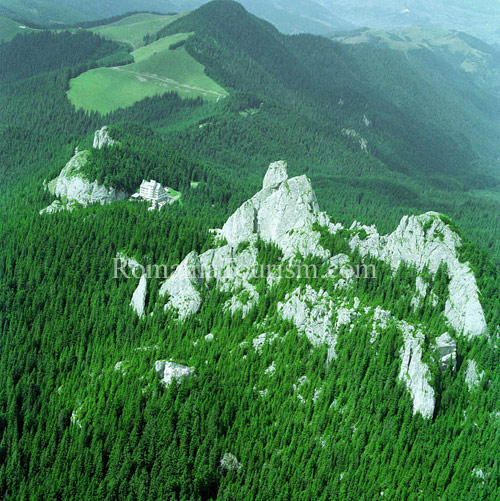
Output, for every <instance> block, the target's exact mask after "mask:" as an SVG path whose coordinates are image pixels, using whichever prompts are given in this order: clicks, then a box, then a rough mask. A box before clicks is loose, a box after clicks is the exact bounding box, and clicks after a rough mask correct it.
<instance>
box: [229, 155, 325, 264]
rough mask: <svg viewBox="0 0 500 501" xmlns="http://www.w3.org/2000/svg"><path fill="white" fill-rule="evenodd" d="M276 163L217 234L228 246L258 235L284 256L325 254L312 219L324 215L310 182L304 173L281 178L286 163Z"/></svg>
mask: <svg viewBox="0 0 500 501" xmlns="http://www.w3.org/2000/svg"><path fill="white" fill-rule="evenodd" d="M278 164H279V166H277V164H271V167H270V168H269V170H268V173H267V174H266V178H265V181H264V188H263V189H262V190H261V191H259V192H258V193H257V194H256V195H254V196H253V197H252V198H251V199H250V200H248V201H246V202H245V203H244V204H243V205H242V206H241V207H240V208H239V209H238V210H237V211H236V212H235V213H234V214H233V215H232V216H231V217H230V218H229V219H228V220H227V222H226V224H225V225H224V226H223V227H222V230H221V236H222V237H224V238H225V239H226V241H227V243H228V244H229V245H230V246H231V247H237V246H238V245H239V244H240V243H242V242H246V241H249V240H251V239H252V238H254V239H255V238H256V237H260V238H261V239H262V240H264V241H266V242H272V243H274V244H276V245H278V246H279V247H280V249H281V250H282V251H283V254H284V256H285V258H286V259H288V258H292V257H294V256H295V255H296V254H297V253H300V254H302V255H303V256H307V255H310V254H311V255H315V256H319V257H323V258H326V257H329V253H328V252H327V251H326V250H325V249H323V248H322V247H321V246H320V245H319V239H320V234H319V232H317V231H315V230H314V229H313V225H314V224H315V223H318V224H320V222H323V221H324V215H323V214H322V213H320V211H319V207H318V202H317V200H316V195H315V194H314V191H313V189H312V186H311V182H310V181H309V179H308V178H307V177H306V176H299V177H295V178H292V179H287V178H285V174H286V164H284V162H283V163H282V162H278ZM284 178H285V179H284ZM280 180H281V181H280Z"/></svg>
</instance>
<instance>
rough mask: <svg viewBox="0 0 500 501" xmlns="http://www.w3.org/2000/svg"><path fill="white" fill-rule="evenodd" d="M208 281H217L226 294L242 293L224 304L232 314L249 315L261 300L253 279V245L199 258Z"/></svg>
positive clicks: (227, 248) (255, 251) (254, 253)
mask: <svg viewBox="0 0 500 501" xmlns="http://www.w3.org/2000/svg"><path fill="white" fill-rule="evenodd" d="M200 263H201V268H202V271H203V277H204V279H205V280H211V279H215V281H216V283H217V285H218V286H219V287H220V289H221V290H223V291H226V292H228V291H238V290H239V291H240V292H239V293H238V294H235V295H233V297H232V298H231V299H230V300H228V302H227V303H226V305H225V308H226V309H229V310H230V311H231V313H233V314H234V313H236V312H237V311H241V312H242V314H243V315H246V314H247V313H248V312H249V311H250V309H251V308H252V307H253V306H254V305H255V304H256V303H257V301H258V300H259V294H258V293H257V290H256V288H255V286H254V285H252V284H251V283H250V281H249V280H250V279H251V278H252V277H253V276H254V275H255V271H256V267H257V249H256V247H255V245H254V239H253V242H249V244H248V246H247V247H246V248H245V249H243V250H240V251H238V250H237V249H234V248H232V247H231V246H229V245H225V246H223V247H219V248H217V249H211V250H209V251H207V252H205V253H204V254H202V255H201V256H200Z"/></svg>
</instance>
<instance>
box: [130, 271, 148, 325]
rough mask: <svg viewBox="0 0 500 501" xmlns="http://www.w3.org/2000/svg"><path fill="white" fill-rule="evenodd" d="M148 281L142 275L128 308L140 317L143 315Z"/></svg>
mask: <svg viewBox="0 0 500 501" xmlns="http://www.w3.org/2000/svg"><path fill="white" fill-rule="evenodd" d="M147 288H148V281H147V278H146V275H142V277H141V279H140V280H139V285H138V286H137V289H135V292H134V295H133V296H132V301H130V306H131V307H132V309H133V310H134V311H135V312H136V313H137V315H139V317H142V316H143V315H144V307H145V305H146V295H147Z"/></svg>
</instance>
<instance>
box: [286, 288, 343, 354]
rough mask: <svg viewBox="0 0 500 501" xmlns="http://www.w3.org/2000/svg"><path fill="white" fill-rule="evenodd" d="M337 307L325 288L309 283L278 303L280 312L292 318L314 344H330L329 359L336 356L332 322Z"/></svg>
mask: <svg viewBox="0 0 500 501" xmlns="http://www.w3.org/2000/svg"><path fill="white" fill-rule="evenodd" d="M335 311H336V307H335V303H334V302H333V300H332V299H331V298H330V296H329V295H328V294H327V293H326V292H325V291H323V290H320V291H319V292H317V291H315V290H314V289H313V288H312V287H311V286H310V285H307V286H306V288H305V290H304V291H301V289H300V288H298V289H296V290H295V291H294V292H293V293H291V294H289V295H287V297H286V298H285V301H284V302H283V303H278V312H279V313H280V315H281V316H282V317H283V318H284V319H286V320H292V321H293V323H294V324H295V326H296V327H297V330H298V331H299V332H301V333H302V334H304V335H305V336H306V337H307V339H309V341H310V342H311V344H312V345H314V346H317V345H319V344H322V343H325V344H326V345H327V346H328V360H332V359H333V358H334V357H335V346H336V344H337V334H336V330H335V329H334V326H333V324H332V317H333V316H334V315H335Z"/></svg>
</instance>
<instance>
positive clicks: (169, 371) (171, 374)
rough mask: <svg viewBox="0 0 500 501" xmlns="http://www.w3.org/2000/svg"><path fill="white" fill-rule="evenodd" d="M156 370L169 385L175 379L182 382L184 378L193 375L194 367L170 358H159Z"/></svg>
mask: <svg viewBox="0 0 500 501" xmlns="http://www.w3.org/2000/svg"><path fill="white" fill-rule="evenodd" d="M155 372H156V374H157V375H158V377H159V378H160V381H161V383H162V384H164V385H165V386H168V385H169V384H170V383H171V382H172V381H173V380H174V379H176V380H177V382H178V383H180V382H181V381H182V380H184V379H186V378H188V377H190V376H192V375H193V374H194V368H193V367H188V366H187V365H182V364H177V363H175V362H170V361H168V360H157V361H156V362H155Z"/></svg>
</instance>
